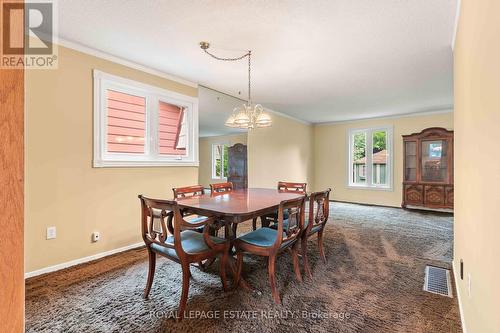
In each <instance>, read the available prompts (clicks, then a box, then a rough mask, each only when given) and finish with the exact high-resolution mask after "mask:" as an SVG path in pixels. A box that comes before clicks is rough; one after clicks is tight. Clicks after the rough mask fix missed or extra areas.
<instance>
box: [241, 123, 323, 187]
mask: <svg viewBox="0 0 500 333" xmlns="http://www.w3.org/2000/svg"><path fill="white" fill-rule="evenodd" d="M271 117H272V119H273V126H272V127H270V128H259V129H256V130H252V131H249V132H248V184H249V185H248V186H249V187H263V188H276V185H277V183H278V181H280V180H281V181H291V182H307V183H308V184H309V185H311V184H312V182H313V163H314V141H313V132H312V131H313V128H312V126H311V125H308V124H304V123H301V122H298V121H296V120H292V119H289V118H286V117H283V116H280V115H277V114H271Z"/></svg>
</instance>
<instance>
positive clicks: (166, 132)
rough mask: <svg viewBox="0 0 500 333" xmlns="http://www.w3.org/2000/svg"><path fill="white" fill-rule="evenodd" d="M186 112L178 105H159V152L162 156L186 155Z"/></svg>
mask: <svg viewBox="0 0 500 333" xmlns="http://www.w3.org/2000/svg"><path fill="white" fill-rule="evenodd" d="M183 123H184V112H183V109H182V108H181V107H178V106H177V105H173V104H169V103H165V102H160V105H159V126H158V131H159V133H158V134H159V135H158V136H159V138H160V141H159V152H160V154H162V155H185V154H186V138H187V137H186V136H185V134H182V135H181V132H184V133H185V132H186V130H185V127H186V126H183Z"/></svg>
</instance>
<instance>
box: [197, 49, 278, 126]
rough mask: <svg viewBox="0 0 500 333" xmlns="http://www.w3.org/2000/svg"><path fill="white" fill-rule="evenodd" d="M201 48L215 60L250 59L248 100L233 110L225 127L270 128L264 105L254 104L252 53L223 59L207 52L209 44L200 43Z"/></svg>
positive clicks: (269, 119)
mask: <svg viewBox="0 0 500 333" xmlns="http://www.w3.org/2000/svg"><path fill="white" fill-rule="evenodd" d="M200 47H201V49H202V50H203V51H205V53H206V54H208V55H209V56H211V57H212V58H214V59H217V60H221V61H238V60H241V59H244V58H246V57H248V100H247V102H246V103H244V104H243V105H241V106H239V107H236V108H234V109H233V112H232V113H231V115H230V116H229V118H227V120H226V122H225V123H224V125H226V126H227V127H233V128H245V129H253V128H262V127H270V126H271V124H272V120H271V117H270V116H269V114H268V113H266V112H265V111H264V108H263V107H262V105H260V104H252V97H251V80H250V78H251V75H250V71H251V56H252V51H248V52H247V53H245V54H244V55H242V56H240V57H236V58H221V57H218V56H216V55H214V54H212V53H210V52H208V51H207V50H208V48H209V47H210V44H209V43H208V42H200Z"/></svg>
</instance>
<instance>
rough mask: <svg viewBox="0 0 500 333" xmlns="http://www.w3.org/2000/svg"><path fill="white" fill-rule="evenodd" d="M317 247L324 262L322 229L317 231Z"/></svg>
mask: <svg viewBox="0 0 500 333" xmlns="http://www.w3.org/2000/svg"><path fill="white" fill-rule="evenodd" d="M318 248H319V254H320V256H321V258H323V261H324V262H325V263H326V256H325V249H324V247H323V230H321V231H320V232H318Z"/></svg>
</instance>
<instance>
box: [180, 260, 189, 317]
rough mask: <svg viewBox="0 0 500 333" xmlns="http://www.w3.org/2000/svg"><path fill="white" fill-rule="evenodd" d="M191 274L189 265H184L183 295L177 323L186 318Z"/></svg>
mask: <svg viewBox="0 0 500 333" xmlns="http://www.w3.org/2000/svg"><path fill="white" fill-rule="evenodd" d="M190 276H191V272H190V271H189V264H182V293H181V301H180V303H179V313H178V317H177V321H181V320H182V318H184V311H185V310H186V303H187V299H188V293H189V277H190Z"/></svg>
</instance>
